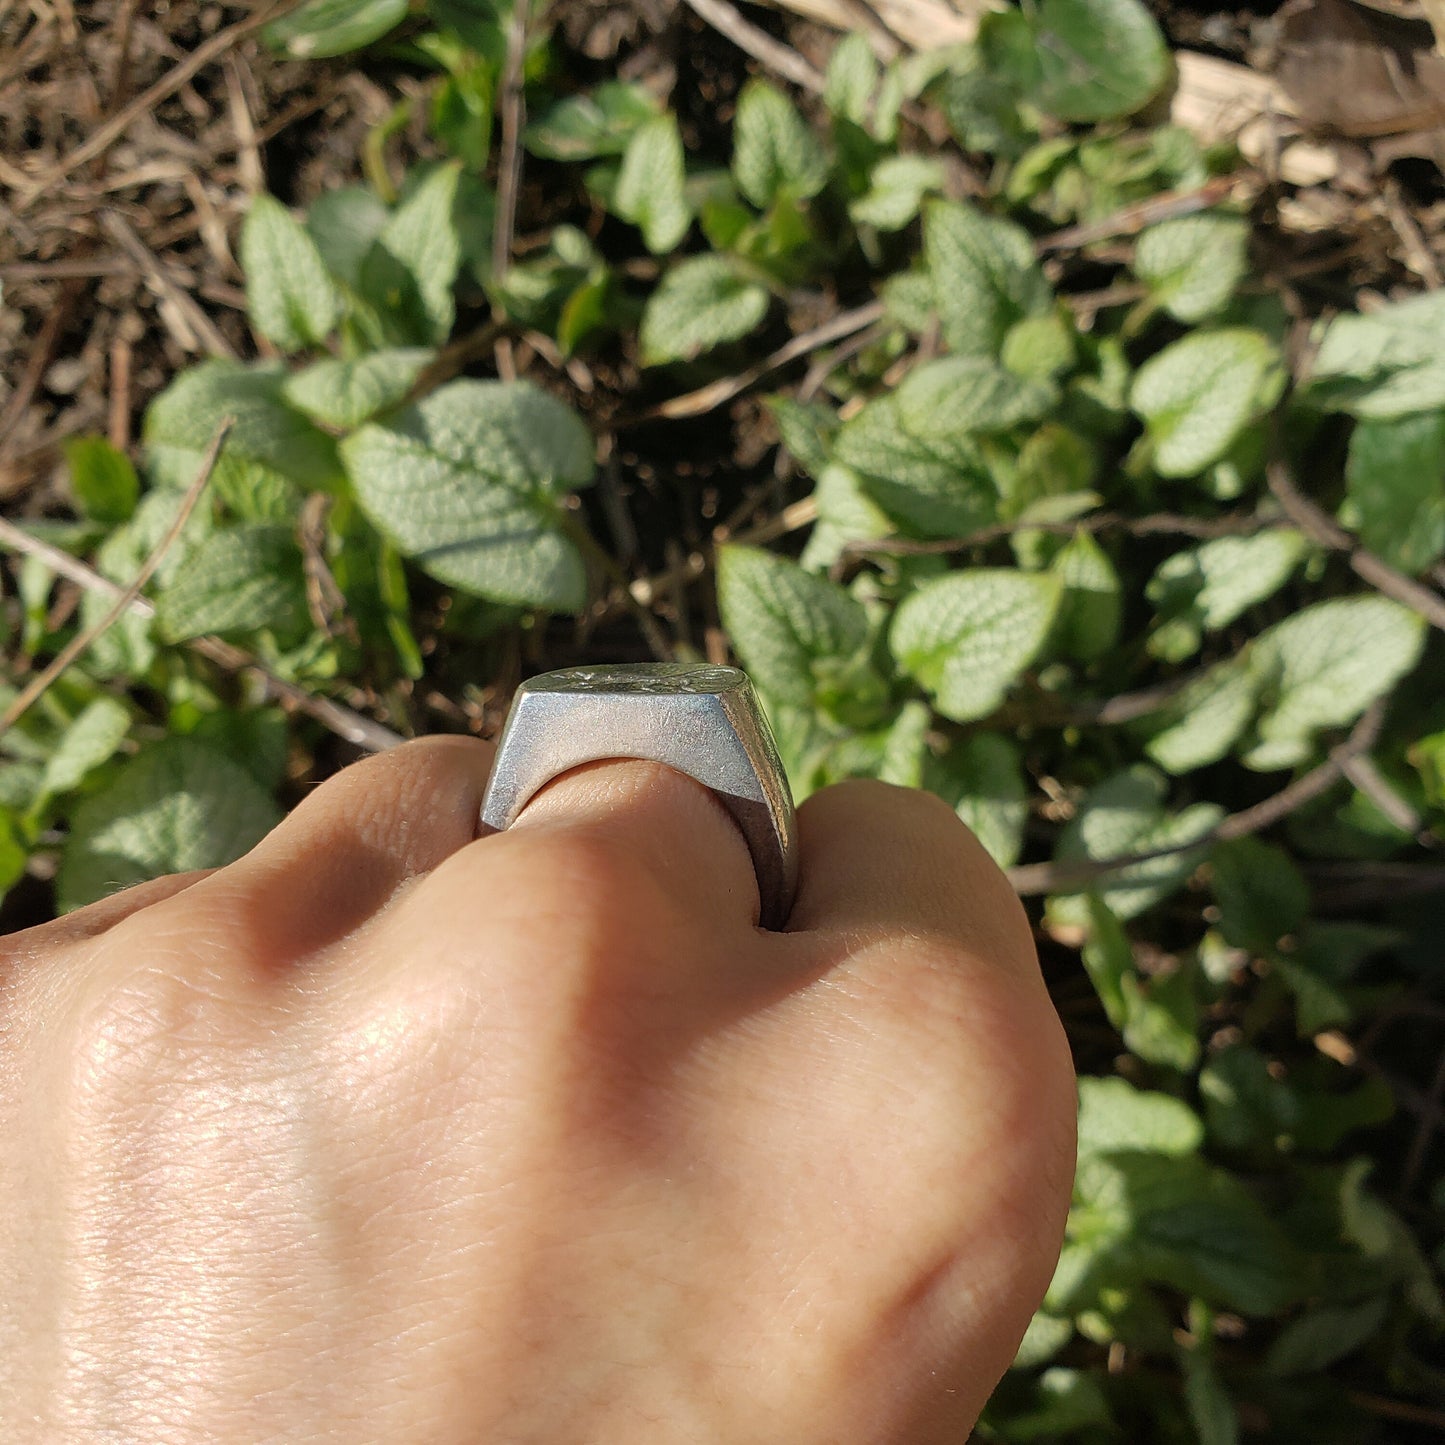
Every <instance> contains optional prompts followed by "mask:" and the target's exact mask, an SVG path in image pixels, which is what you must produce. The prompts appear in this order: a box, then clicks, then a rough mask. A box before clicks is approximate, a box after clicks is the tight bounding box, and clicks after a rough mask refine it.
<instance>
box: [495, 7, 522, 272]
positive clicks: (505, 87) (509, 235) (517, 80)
mask: <svg viewBox="0 0 1445 1445" xmlns="http://www.w3.org/2000/svg"><path fill="white" fill-rule="evenodd" d="M529 3H530V0H516V4H515V5H514V6H513V7H512V23H511V26H510V27H509V29H508V31H507V68H506V71H505V73H504V75H503V77H502V106H501V109H502V150H501V155H500V157H499V159H498V163H497V221H496V229H495V230H494V231H493V233H492V277H493V279H494V280H495V281H497V282H498V283H500V282H501V281H502V279H503V278H504V277H505V276H506V274H507V271H508V270H509V269H510V267H511V264H512V241H513V238H514V237H515V235H516V230H517V195H518V192H519V191H520V189H521V184H522V125H523V122H524V121H525V120H526V111H527V97H526V92H525V89H524V87H523V83H522V77H523V70H524V68H525V65H526V59H527V10H528V6H529Z"/></svg>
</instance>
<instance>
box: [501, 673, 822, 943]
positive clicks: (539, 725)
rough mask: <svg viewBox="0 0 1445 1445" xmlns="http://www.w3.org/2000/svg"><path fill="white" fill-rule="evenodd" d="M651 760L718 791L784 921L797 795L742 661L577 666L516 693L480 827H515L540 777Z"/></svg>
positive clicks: (774, 911) (774, 914)
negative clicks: (604, 763) (608, 761)
mask: <svg viewBox="0 0 1445 1445" xmlns="http://www.w3.org/2000/svg"><path fill="white" fill-rule="evenodd" d="M603 758H646V759H650V760H651V761H653V762H658V763H666V764H667V766H668V767H670V768H676V769H677V771H678V772H680V773H686V774H687V776H688V777H690V778H695V779H696V780H697V781H698V782H699V783H701V784H702V785H703V786H704V787H705V788H710V789H711V790H712V791H713V793H715V794H716V796H717V798H718V801H719V802H720V803H722V805H723V807H725V808H726V809H727V810H728V812H729V813H731V814H732V817H733V820H734V821H735V822H736V823H737V825H738V827H739V829H741V831H742V835H743V837H744V838H745V839H746V840H747V845H748V849H749V851H750V852H751V853H752V855H753V870H754V872H755V873H756V874H757V878H758V895H759V898H760V900H761V904H762V911H761V916H760V918H759V922H760V923H761V924H762V926H763V927H764V928H774V929H776V928H781V927H782V926H783V924H784V923H785V922H786V921H787V917H788V913H789V910H790V909H791V908H792V906H793V892H794V889H795V888H796V886H797V878H798V849H797V825H796V820H795V818H794V814H793V795H792V793H791V792H790V791H789V788H788V779H787V775H786V774H785V773H784V772H783V765H782V763H781V762H780V761H779V758H778V749H777V745H776V744H775V743H774V741H773V734H772V730H771V729H770V728H769V727H768V720H767V718H766V717H765V716H764V715H763V710H762V708H761V707H760V706H759V704H758V699H757V695H756V694H755V693H754V692H753V685H752V683H751V681H749V679H748V675H747V674H746V673H745V672H741V671H739V669H737V668H736V667H694V666H689V665H688V664H686V663H671V662H655V663H654V662H645V663H619V664H616V665H614V666H609V667H569V668H564V669H563V670H562V671H560V672H545V673H543V674H542V675H541V676H540V677H534V678H531V679H530V680H529V681H527V682H524V683H523V684H522V686H521V687H520V688H518V690H517V695H516V697H515V698H514V699H513V700H512V710H511V712H509V713H508V714H507V722H506V726H505V727H504V728H503V729H502V736H501V741H500V742H499V744H498V746H497V760H496V762H495V763H494V764H493V767H492V776H491V780H490V782H488V784H487V792H486V796H485V798H483V800H482V819H481V829H480V832H481V834H482V835H483V836H486V835H488V834H490V833H499V832H501V831H502V830H503V829H504V828H507V827H510V826H511V824H512V823H514V822H515V821H516V819H517V815H518V814H519V813H520V812H521V811H522V809H523V808H524V807H525V806H526V805H527V802H528V800H529V799H530V798H531V797H532V796H533V795H534V794H535V793H536V792H537V791H538V790H539V789H540V788H542V787H543V785H544V784H546V783H548V782H550V781H551V780H552V779H553V778H555V777H557V776H558V775H559V774H561V773H565V772H567V771H568V770H569V769H571V768H575V767H579V766H580V765H581V764H583V763H593V762H599V761H601V760H602V759H603Z"/></svg>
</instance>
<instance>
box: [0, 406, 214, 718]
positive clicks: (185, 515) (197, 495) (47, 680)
mask: <svg viewBox="0 0 1445 1445" xmlns="http://www.w3.org/2000/svg"><path fill="white" fill-rule="evenodd" d="M235 424H236V422H235V418H234V417H226V418H225V419H224V420H223V421H222V422H221V424H220V425H219V426H218V427H217V428H216V430H215V434H214V435H213V436H212V437H211V441H210V445H209V446H207V448H206V451H205V455H204V456H203V457H202V458H201V465H200V467H199V468H198V469H197V471H196V475H195V478H194V480H193V481H192V482H191V484H190V486H189V487H187V488H186V491H185V495H184V496H183V497H182V498H181V505H180V506H179V508H177V510H176V515H175V519H174V520H173V521H172V522H171V525H170V526H169V527H167V528H166V532H165V535H164V536H163V537H162V538H161V539H160V541H159V542H157V543H156V545H155V546H154V547H153V548H152V549H151V554H150V556H149V557H147V558H146V559H145V561H144V562H143V563H142V564H141V569H140V571H139V572H137V573H136V574H135V576H134V577H133V578H132V579H131V582H130V585H129V586H128V587H126V589H125V590H124V591H123V592H122V593H121V594H120V596H119V597H117V598H116V599H115V601H114V602H113V603H112V604H111V605H110V607H109V609H108V610H107V611H106V613H105V615H104V616H102V617H100V618H98V619H97V620H96V621H95V622H93V623H92V624H91V625H90V626H89V627H87V628H85V629H84V631H82V632H78V633H76V635H75V636H74V637H72V638H71V639H70V641H69V642H68V643H66V645H65V646H64V647H62V648H61V649H60V651H59V652H58V653H56V655H55V657H54V658H52V659H51V661H50V664H49V666H47V667H45V668H44V669H43V670H42V671H40V672H38V673H37V674H36V675H35V676H34V677H33V678H31V680H30V682H29V684H28V685H27V686H26V687H24V688H22V689H21V690H20V692H19V693H18V694H17V695H16V697H15V698H14V700H13V701H12V702H11V703H10V705H9V707H7V708H6V709H5V711H4V712H3V713H0V737H3V736H4V735H5V734H6V733H7V732H9V731H10V729H11V728H12V727H14V726H15V724H16V723H17V722H19V720H20V719H21V718H22V717H23V716H24V715H25V713H26V712H27V711H28V710H29V708H30V706H31V704H32V703H34V702H35V701H36V700H37V699H38V698H40V697H41V696H42V695H43V694H44V692H45V691H46V689H47V688H48V687H50V685H51V684H52V683H53V682H54V681H55V679H56V678H57V677H59V676H60V674H61V673H63V672H64V671H65V669H66V668H67V667H69V666H70V664H71V663H72V662H74V661H75V659H76V658H77V657H79V656H80V655H81V654H82V653H83V652H85V651H86V650H87V649H88V648H89V647H90V645H91V644H92V643H93V642H94V641H95V640H96V639H97V638H99V637H101V636H103V635H104V634H105V633H107V632H109V631H110V629H111V628H112V627H113V626H114V625H115V624H116V623H117V622H118V621H120V619H121V618H122V617H123V616H124V615H125V614H126V612H128V611H129V610H130V605H131V603H133V602H134V601H135V600H136V598H137V597H139V596H140V594H141V592H142V590H143V589H144V588H145V585H146V583H147V582H149V581H150V580H151V577H152V576H153V575H154V573H155V570H156V568H157V567H159V566H160V565H161V563H162V562H163V561H164V560H165V556H166V553H168V552H169V551H170V550H171V548H172V547H173V546H175V543H176V539H177V538H178V537H179V536H180V535H181V529H182V528H183V527H184V526H185V525H186V523H187V522H189V521H190V519H191V513H192V512H194V511H195V509H196V503H197V502H199V501H200V500H201V493H202V492H203V491H205V489H206V483H207V482H209V481H210V480H211V473H212V472H213V471H214V470H215V467H216V459H217V458H218V457H219V456H220V455H221V447H222V445H223V444H224V443H225V440H226V434H227V433H228V432H229V431H230V430H231V428H232V427H233V426H234V425H235Z"/></svg>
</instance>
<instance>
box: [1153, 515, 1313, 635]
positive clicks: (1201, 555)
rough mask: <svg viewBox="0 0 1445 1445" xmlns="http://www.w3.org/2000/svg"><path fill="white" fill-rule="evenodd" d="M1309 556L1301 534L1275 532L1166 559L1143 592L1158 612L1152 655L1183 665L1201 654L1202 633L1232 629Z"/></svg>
mask: <svg viewBox="0 0 1445 1445" xmlns="http://www.w3.org/2000/svg"><path fill="white" fill-rule="evenodd" d="M1308 551H1309V546H1308V544H1307V543H1306V541H1305V539H1304V537H1303V536H1301V534H1300V533H1298V532H1296V531H1294V530H1292V529H1291V528H1288V527H1274V528H1271V529H1270V530H1268V531H1265V532H1260V533H1257V534H1256V535H1255V536H1253V537H1220V538H1217V539H1216V540H1215V541H1213V542H1206V543H1204V545H1203V546H1201V547H1193V548H1190V549H1189V550H1188V551H1185V552H1176V553H1175V554H1174V555H1173V556H1172V557H1167V558H1165V560H1164V561H1163V562H1161V563H1160V564H1159V566H1158V567H1157V568H1156V569H1155V572H1154V575H1153V577H1151V578H1150V579H1149V584H1148V586H1147V587H1146V588H1145V596H1147V597H1148V599H1149V600H1150V602H1152V603H1153V604H1154V606H1155V607H1156V608H1157V609H1158V612H1159V625H1158V627H1157V628H1156V629H1155V631H1154V632H1153V633H1152V634H1151V635H1150V638H1149V651H1150V652H1151V653H1152V654H1153V655H1154V656H1155V657H1161V658H1163V659H1165V660H1166V661H1168V662H1182V661H1183V660H1184V659H1185V658H1186V657H1188V656H1190V655H1191V654H1192V653H1194V652H1195V651H1197V650H1198V648H1199V643H1200V637H1201V634H1202V633H1204V632H1214V631H1217V630H1218V629H1219V628H1221V627H1228V626H1229V624H1230V623H1231V622H1233V621H1234V620H1235V618H1237V617H1239V616H1241V615H1242V614H1243V613H1244V612H1245V611H1246V609H1248V608H1250V607H1253V606H1254V605H1255V604H1256V603H1259V602H1263V601H1264V600H1265V598H1267V597H1272V596H1273V595H1274V594H1275V593H1276V592H1278V591H1279V589H1280V588H1281V587H1283V586H1284V584H1285V583H1286V582H1287V581H1288V580H1289V578H1290V575H1291V574H1292V573H1293V572H1294V570H1295V568H1296V567H1298V566H1299V564H1300V562H1301V561H1302V560H1303V559H1304V558H1305V556H1306V555H1307V554H1308Z"/></svg>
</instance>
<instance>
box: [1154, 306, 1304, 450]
mask: <svg viewBox="0 0 1445 1445" xmlns="http://www.w3.org/2000/svg"><path fill="white" fill-rule="evenodd" d="M1276 360H1277V358H1276V355H1275V350H1274V347H1273V346H1271V345H1270V343H1269V341H1268V339H1267V338H1266V337H1264V336H1263V335H1262V334H1261V333H1260V332H1258V331H1251V330H1248V329H1246V328H1244V327H1229V328H1225V329H1221V330H1218V331H1196V332H1194V333H1192V334H1191V335H1189V336H1185V337H1183V338H1182V339H1181V340H1179V341H1176V342H1174V343H1173V344H1172V345H1170V346H1166V347H1165V348H1164V350H1163V351H1161V352H1160V353H1159V354H1158V355H1157V356H1154V357H1152V358H1151V359H1150V360H1149V361H1147V362H1145V363H1144V365H1143V366H1142V367H1140V368H1139V372H1138V375H1137V376H1135V378H1134V385H1133V389H1132V391H1131V393H1130V397H1129V404H1130V406H1131V407H1133V409H1134V411H1135V412H1137V413H1138V415H1139V416H1140V417H1142V418H1143V421H1144V424H1145V426H1146V428H1147V429H1148V433H1149V438H1150V440H1151V441H1152V443H1153V446H1154V467H1155V470H1157V471H1158V473H1159V475H1160V476H1163V477H1192V476H1197V475H1198V474H1199V473H1200V472H1202V471H1203V470H1204V469H1205V468H1206V467H1207V466H1209V465H1210V464H1211V463H1212V462H1217V461H1218V460H1219V459H1220V457H1222V456H1223V455H1224V454H1225V453H1226V452H1227V451H1228V450H1229V448H1230V446H1231V445H1232V444H1233V443H1234V440H1235V438H1236V437H1238V435H1239V434H1240V432H1241V431H1242V430H1243V429H1244V427H1245V426H1246V425H1247V424H1248V423H1249V422H1250V421H1251V420H1252V419H1253V418H1254V417H1255V416H1256V415H1258V413H1259V412H1260V411H1261V410H1262V409H1263V408H1264V407H1265V406H1267V405H1268V404H1269V401H1270V400H1271V399H1272V391H1271V388H1270V386H1269V381H1270V378H1271V376H1272V373H1273V372H1274V369H1275V365H1276Z"/></svg>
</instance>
